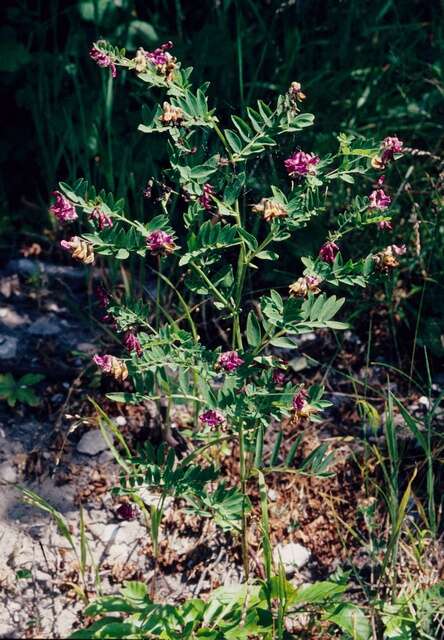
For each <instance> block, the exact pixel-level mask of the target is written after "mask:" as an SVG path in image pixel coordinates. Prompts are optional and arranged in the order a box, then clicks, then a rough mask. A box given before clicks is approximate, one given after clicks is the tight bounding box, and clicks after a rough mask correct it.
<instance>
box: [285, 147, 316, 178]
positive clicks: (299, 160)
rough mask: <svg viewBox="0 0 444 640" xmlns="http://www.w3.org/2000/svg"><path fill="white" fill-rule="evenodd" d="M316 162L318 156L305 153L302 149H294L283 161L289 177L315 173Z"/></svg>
mask: <svg viewBox="0 0 444 640" xmlns="http://www.w3.org/2000/svg"><path fill="white" fill-rule="evenodd" d="M318 163H319V156H316V155H315V154H314V153H305V152H304V151H296V153H294V154H293V155H292V156H290V157H289V158H287V160H285V161H284V165H285V168H286V169H287V172H288V175H289V176H290V177H291V178H294V177H296V176H306V175H308V174H310V175H313V174H315V173H316V165H317V164H318Z"/></svg>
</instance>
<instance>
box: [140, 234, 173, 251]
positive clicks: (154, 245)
mask: <svg viewBox="0 0 444 640" xmlns="http://www.w3.org/2000/svg"><path fill="white" fill-rule="evenodd" d="M146 244H147V247H148V249H149V250H150V251H151V253H153V254H154V255H167V254H169V253H173V251H174V250H175V249H176V245H175V244H174V240H173V236H172V235H170V234H169V233H165V231H162V230H161V229H157V230H156V231H152V232H151V233H150V234H149V236H148V237H147V239H146Z"/></svg>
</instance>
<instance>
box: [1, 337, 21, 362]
mask: <svg viewBox="0 0 444 640" xmlns="http://www.w3.org/2000/svg"><path fill="white" fill-rule="evenodd" d="M17 344H18V340H17V338H13V337H12V336H5V335H4V334H0V360H12V358H15V357H16V355H17Z"/></svg>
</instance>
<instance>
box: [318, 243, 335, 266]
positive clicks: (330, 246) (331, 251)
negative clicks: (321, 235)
mask: <svg viewBox="0 0 444 640" xmlns="http://www.w3.org/2000/svg"><path fill="white" fill-rule="evenodd" d="M338 251H339V247H338V245H337V244H336V242H326V243H325V244H323V245H322V247H321V248H320V250H319V257H320V258H321V260H323V261H324V262H330V263H332V262H334V261H335V258H336V255H337V253H338Z"/></svg>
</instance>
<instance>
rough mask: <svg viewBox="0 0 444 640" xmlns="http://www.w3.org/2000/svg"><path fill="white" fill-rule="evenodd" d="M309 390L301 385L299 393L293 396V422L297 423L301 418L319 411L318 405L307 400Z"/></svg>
mask: <svg viewBox="0 0 444 640" xmlns="http://www.w3.org/2000/svg"><path fill="white" fill-rule="evenodd" d="M307 397H308V392H307V391H306V389H304V387H301V388H300V389H299V391H298V392H297V394H296V395H295V396H294V397H293V403H292V404H293V412H294V413H293V416H292V420H291V421H292V422H293V423H294V424H297V423H298V422H299V421H300V420H301V418H309V417H310V416H311V414H312V413H317V411H318V410H317V409H316V407H313V406H312V405H311V404H309V403H308V402H307Z"/></svg>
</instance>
